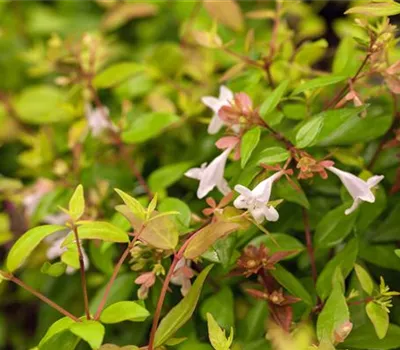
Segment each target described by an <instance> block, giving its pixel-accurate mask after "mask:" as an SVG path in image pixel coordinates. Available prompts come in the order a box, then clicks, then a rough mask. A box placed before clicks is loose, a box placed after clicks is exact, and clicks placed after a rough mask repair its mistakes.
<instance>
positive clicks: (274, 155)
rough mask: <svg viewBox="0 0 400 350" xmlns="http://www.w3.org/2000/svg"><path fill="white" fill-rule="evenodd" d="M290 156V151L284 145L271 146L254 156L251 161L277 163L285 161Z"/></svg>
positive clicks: (252, 162) (253, 162)
mask: <svg viewBox="0 0 400 350" xmlns="http://www.w3.org/2000/svg"><path fill="white" fill-rule="evenodd" d="M289 156H290V153H289V151H288V150H286V149H284V148H282V147H269V148H266V149H263V150H262V151H261V152H260V153H259V154H257V155H256V156H255V157H253V158H255V159H254V161H251V164H257V165H258V164H261V163H262V164H268V165H269V164H276V163H280V162H284V161H285V160H287V159H288V158H289Z"/></svg>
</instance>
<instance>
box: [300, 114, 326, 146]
mask: <svg viewBox="0 0 400 350" xmlns="http://www.w3.org/2000/svg"><path fill="white" fill-rule="evenodd" d="M323 124H324V118H323V117H322V116H320V117H317V118H312V119H310V120H309V121H308V122H307V123H305V124H304V125H303V126H302V127H301V128H300V130H299V131H298V132H297V134H296V146H297V147H299V148H304V147H308V146H312V145H313V144H314V143H315V141H316V139H317V137H318V134H319V133H320V131H321V129H322V125H323Z"/></svg>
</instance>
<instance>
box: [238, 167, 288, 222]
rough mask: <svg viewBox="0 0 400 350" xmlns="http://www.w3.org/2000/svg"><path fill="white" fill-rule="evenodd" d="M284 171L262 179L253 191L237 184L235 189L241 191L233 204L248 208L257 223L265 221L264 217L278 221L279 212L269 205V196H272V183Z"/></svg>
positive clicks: (239, 207)
mask: <svg viewBox="0 0 400 350" xmlns="http://www.w3.org/2000/svg"><path fill="white" fill-rule="evenodd" d="M282 174H283V172H282V171H279V172H277V173H275V174H274V175H272V176H270V177H269V178H268V179H265V180H264V181H261V182H260V183H259V184H258V185H257V186H256V187H255V188H254V189H253V190H252V191H251V190H249V189H248V188H247V187H245V186H242V185H236V186H235V191H236V192H239V193H240V196H239V197H237V198H236V199H235V200H234V202H233V205H234V206H235V207H236V208H238V209H248V211H249V212H250V214H251V215H252V216H253V218H254V220H256V222H257V223H261V222H263V220H264V218H265V219H267V220H268V221H277V220H278V219H279V213H278V212H277V210H276V209H275V208H274V207H273V206H269V205H268V202H269V198H270V197H271V189H272V183H273V182H274V181H275V180H277V179H279V178H280V177H281V176H282Z"/></svg>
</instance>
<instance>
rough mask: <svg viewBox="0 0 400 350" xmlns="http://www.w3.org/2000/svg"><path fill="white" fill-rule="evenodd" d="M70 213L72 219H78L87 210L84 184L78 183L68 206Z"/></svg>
mask: <svg viewBox="0 0 400 350" xmlns="http://www.w3.org/2000/svg"><path fill="white" fill-rule="evenodd" d="M68 211H69V215H70V216H71V219H72V220H74V221H77V220H79V219H80V217H81V216H82V215H83V212H84V211H85V197H84V194H83V186H82V185H78V187H77V188H76V189H75V192H74V193H73V195H72V197H71V199H70V201H69V206H68Z"/></svg>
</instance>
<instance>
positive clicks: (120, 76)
mask: <svg viewBox="0 0 400 350" xmlns="http://www.w3.org/2000/svg"><path fill="white" fill-rule="evenodd" d="M141 71H143V66H142V65H140V64H138V63H135V62H122V63H117V64H114V65H112V66H110V67H108V68H106V69H105V70H103V71H102V72H101V73H99V74H97V75H96V77H95V78H94V79H93V84H94V85H95V86H96V87H97V88H99V89H104V88H109V87H112V86H114V85H117V84H119V83H122V82H123V81H124V80H126V79H128V78H129V77H131V76H132V75H134V74H136V73H139V72H141Z"/></svg>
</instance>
